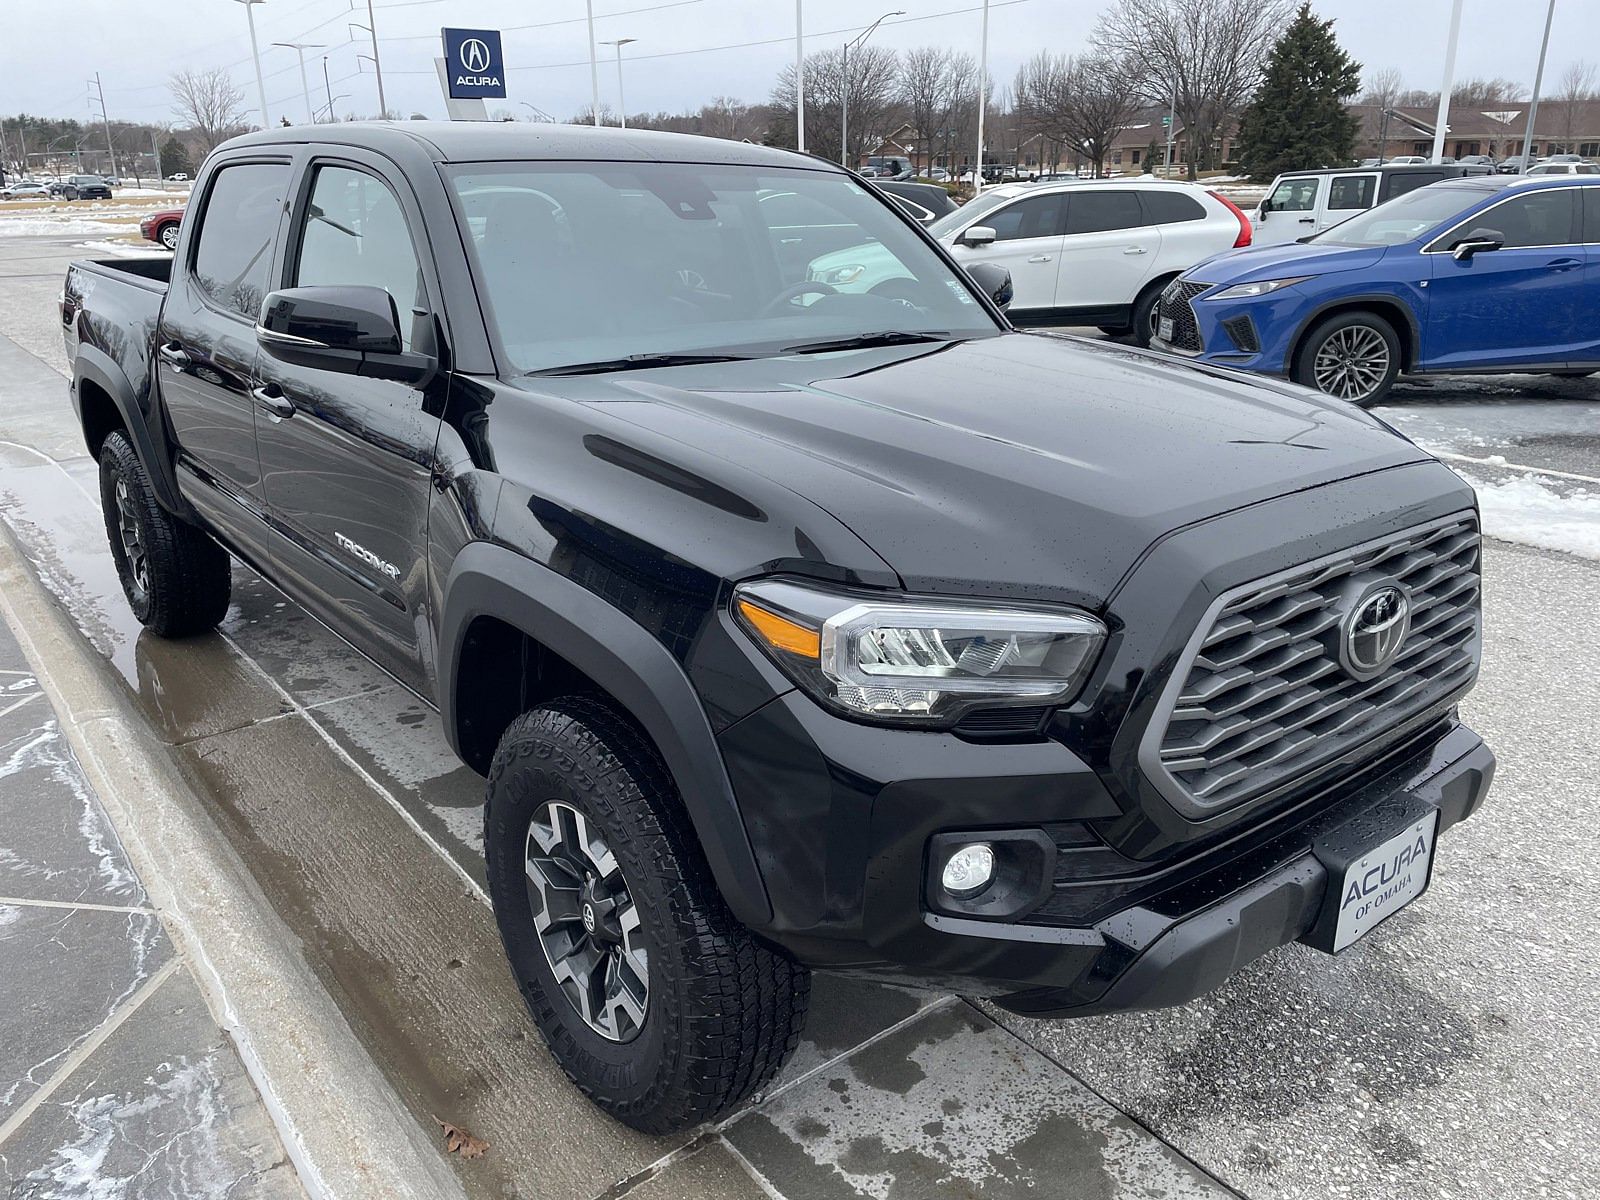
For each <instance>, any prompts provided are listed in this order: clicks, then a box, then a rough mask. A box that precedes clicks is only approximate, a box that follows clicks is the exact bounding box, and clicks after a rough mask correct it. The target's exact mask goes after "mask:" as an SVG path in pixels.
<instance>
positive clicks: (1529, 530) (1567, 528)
mask: <svg viewBox="0 0 1600 1200" xmlns="http://www.w3.org/2000/svg"><path fill="white" fill-rule="evenodd" d="M1477 490H1478V504H1479V506H1480V508H1481V509H1482V510H1483V532H1484V533H1486V534H1487V535H1488V536H1490V537H1496V538H1501V539H1503V540H1505V541H1508V542H1521V543H1522V544H1523V545H1525V546H1538V547H1541V548H1542V549H1546V550H1564V551H1566V553H1568V554H1577V555H1581V556H1582V557H1584V558H1592V559H1600V491H1588V490H1586V489H1578V490H1575V491H1567V492H1565V493H1563V492H1561V491H1557V490H1556V489H1555V488H1553V487H1550V486H1548V485H1547V484H1544V483H1541V482H1540V481H1539V480H1537V479H1535V478H1533V477H1532V476H1523V477H1521V478H1516V479H1506V480H1502V481H1501V482H1499V483H1482V484H1477Z"/></svg>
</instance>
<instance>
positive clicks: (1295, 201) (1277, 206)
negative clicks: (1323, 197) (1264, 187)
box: [1267, 179, 1321, 212]
mask: <svg viewBox="0 0 1600 1200" xmlns="http://www.w3.org/2000/svg"><path fill="white" fill-rule="evenodd" d="M1320 182H1321V180H1318V179H1285V180H1283V181H1281V182H1280V183H1279V184H1278V186H1277V187H1275V188H1273V189H1272V195H1270V196H1268V197H1267V199H1268V200H1270V201H1271V202H1272V211H1273V212H1310V211H1311V210H1312V209H1314V208H1316V206H1317V184H1318V183H1320Z"/></svg>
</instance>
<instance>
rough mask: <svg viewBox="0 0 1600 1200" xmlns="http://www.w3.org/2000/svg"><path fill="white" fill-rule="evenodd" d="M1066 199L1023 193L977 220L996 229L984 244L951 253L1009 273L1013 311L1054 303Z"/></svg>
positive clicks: (961, 260) (1054, 194)
mask: <svg viewBox="0 0 1600 1200" xmlns="http://www.w3.org/2000/svg"><path fill="white" fill-rule="evenodd" d="M1065 208H1066V197H1065V196H1064V195H1062V194H1061V193H1060V192H1051V193H1047V194H1045V195H1042V196H1025V197H1023V198H1022V199H1020V200H1016V201H1014V202H1012V203H1011V204H1007V205H1005V206H1004V207H1003V208H998V209H996V210H995V211H994V212H992V213H989V214H987V215H986V216H984V217H981V218H979V220H978V222H977V224H979V225H987V226H988V227H989V228H991V229H993V230H994V241H993V242H992V243H990V244H989V245H987V246H964V245H962V244H961V243H960V242H957V243H956V245H954V246H952V247H951V253H952V254H953V255H954V256H955V259H956V261H957V262H959V263H960V264H961V265H962V266H964V267H965V266H970V265H971V264H973V263H980V262H983V263H993V264H994V265H995V266H997V267H1004V268H1005V269H1006V270H1008V271H1010V272H1011V286H1012V288H1013V289H1014V291H1015V296H1014V297H1013V299H1012V301H1011V314H1012V316H1017V315H1019V314H1021V313H1025V312H1026V311H1027V310H1029V309H1043V308H1053V307H1054V306H1055V304H1056V270H1057V268H1058V266H1059V263H1060V259H1061V240H1062V234H1063V224H1062V222H1063V215H1062V214H1063V212H1064V210H1065Z"/></svg>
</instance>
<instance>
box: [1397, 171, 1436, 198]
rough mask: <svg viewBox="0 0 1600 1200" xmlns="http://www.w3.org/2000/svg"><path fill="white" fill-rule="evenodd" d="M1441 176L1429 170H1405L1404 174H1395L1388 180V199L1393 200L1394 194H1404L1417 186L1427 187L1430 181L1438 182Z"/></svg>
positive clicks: (1412, 190)
mask: <svg viewBox="0 0 1600 1200" xmlns="http://www.w3.org/2000/svg"><path fill="white" fill-rule="evenodd" d="M1443 178H1444V176H1443V175H1438V174H1435V173H1433V172H1431V171H1407V172H1405V173H1404V174H1401V175H1395V176H1393V177H1391V178H1390V180H1389V199H1390V200H1393V199H1394V198H1395V197H1396V196H1404V195H1405V194H1406V193H1407V192H1414V191H1416V190H1417V189H1418V188H1419V187H1427V186H1428V185H1429V184H1430V183H1438V182H1439V181H1440V180H1441V179H1443Z"/></svg>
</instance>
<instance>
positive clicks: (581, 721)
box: [484, 697, 811, 1134]
mask: <svg viewBox="0 0 1600 1200" xmlns="http://www.w3.org/2000/svg"><path fill="white" fill-rule="evenodd" d="M484 853H485V856H486V858H487V865H488V874H489V890H490V894H491V896H492V898H493V901H494V912H495V919H496V921H497V923H498V924H499V926H500V937H501V940H502V942H503V943H504V945H505V950H506V956H507V958H508V959H509V960H510V964H511V972H512V975H513V976H514V977H515V978H516V981H517V986H518V987H519V988H520V989H521V991H522V996H523V999H524V1000H525V1001H526V1003H527V1005H528V1011H529V1013H530V1014H531V1015H532V1016H533V1020H534V1023H535V1024H537V1025H538V1026H539V1030H540V1032H541V1033H542V1034H543V1035H544V1039H545V1042H546V1044H547V1045H548V1046H549V1048H550V1053H551V1054H552V1055H553V1056H554V1057H555V1059H556V1061H557V1062H558V1063H559V1064H560V1065H561V1069H562V1070H563V1071H565V1072H566V1074H567V1077H568V1078H569V1079H571V1080H572V1082H573V1083H575V1084H577V1086H578V1087H579V1089H580V1090H582V1091H583V1093H584V1094H585V1095H586V1096H588V1097H589V1099H591V1100H592V1101H594V1102H595V1104H597V1105H599V1106H600V1107H601V1108H603V1109H604V1110H605V1111H606V1112H608V1113H610V1114H611V1115H612V1116H613V1117H615V1118H616V1119H617V1120H619V1121H622V1122H623V1123H624V1124H627V1125H631V1126H632V1127H633V1128H635V1129H639V1130H642V1131H644V1132H646V1133H653V1134H664V1133H672V1132H676V1131H679V1130H683V1129H687V1128H689V1127H691V1126H694V1125H697V1124H699V1123H701V1122H703V1121H708V1120H711V1119H714V1118H716V1117H719V1116H721V1115H722V1114H724V1113H726V1112H728V1111H729V1110H731V1109H733V1108H734V1107H736V1106H737V1105H738V1104H740V1103H741V1102H742V1101H743V1100H745V1099H746V1098H747V1097H749V1096H750V1095H751V1094H752V1093H754V1092H757V1091H759V1090H760V1089H762V1088H764V1087H766V1086H767V1085H768V1084H769V1083H771V1082H772V1080H773V1079H774V1078H775V1077H776V1076H777V1074H778V1072H779V1071H780V1070H781V1069H782V1067H783V1065H784V1063H785V1062H787V1061H788V1059H789V1056H790V1055H791V1054H792V1053H793V1052H794V1048H795V1046H796V1045H797V1044H798V1042H799V1039H800V1031H801V1028H802V1026H803V1025H804V1023H805V1016H806V1008H807V1006H808V1004H809V1003H810V997H811V974H810V972H809V971H807V970H806V969H805V968H804V967H803V966H800V965H799V964H797V963H795V962H793V961H791V960H790V959H789V958H787V957H786V956H784V955H783V954H780V953H778V952H777V951H775V950H772V949H770V948H768V947H767V946H765V945H763V944H762V943H760V942H758V941H757V940H756V939H755V937H754V936H753V935H752V934H751V933H750V931H749V930H747V929H746V928H745V927H744V926H743V925H741V924H740V923H739V922H738V921H737V920H736V919H735V918H734V916H733V914H732V913H730V912H729V911H728V908H727V905H726V904H725V903H724V902H723V900H722V897H721V895H720V893H719V892H718V891H717V886H716V884H715V882H714V881H713V880H712V878H711V872H710V868H709V867H708V866H707V865H706V863H705V859H704V856H703V855H702V853H701V851H700V847H699V845H698V843H697V842H696V840H695V834H694V831H693V829H692V828H691V827H690V825H689V822H688V818H687V816H686V815H685V813H684V812H683V807H682V803H681V802H680V800H679V798H678V795H677V792H676V790H675V789H674V787H673V784H672V781H671V779H670V778H669V777H668V775H667V771H666V767H665V766H664V765H663V763H662V762H661V758H660V756H659V755H658V754H657V753H656V750H655V748H654V747H653V746H652V745H651V744H650V743H649V741H648V740H647V739H646V738H645V737H644V736H643V735H642V734H641V733H640V732H639V731H638V730H637V729H636V728H635V727H634V726H633V725H632V724H631V723H630V722H629V721H628V720H627V719H626V718H625V717H624V716H622V714H621V713H619V712H618V711H617V710H616V709H614V708H613V707H612V706H611V705H609V704H607V703H605V702H604V701H602V700H599V699H595V698H590V697H567V698H564V699H560V700H556V701H553V702H551V703H549V704H547V705H544V706H542V707H540V708H536V709H534V710H532V711H531V712H528V713H525V714H523V715H522V716H520V717H518V718H517V719H516V720H515V721H513V722H512V723H511V725H510V727H509V728H508V729H507V730H506V732H505V734H504V736H502V737H501V739H500V745H499V747H498V749H497V750H496V751H495V756H494V762H493V765H492V766H491V767H490V770H489V783H488V802H487V804H486V806H485V809H484ZM597 913H598V914H600V915H599V916H596V914H597ZM591 918H595V919H594V920H591ZM613 919H615V923H614V924H612V921H613ZM541 926H542V928H541ZM641 952H642V954H641ZM558 970H559V971H560V972H561V977H560V978H559V979H558V975H557V972H558ZM624 991H626V993H627V994H626V995H624V994H623V993H624ZM585 1010H587V1012H586V1011H585Z"/></svg>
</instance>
